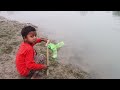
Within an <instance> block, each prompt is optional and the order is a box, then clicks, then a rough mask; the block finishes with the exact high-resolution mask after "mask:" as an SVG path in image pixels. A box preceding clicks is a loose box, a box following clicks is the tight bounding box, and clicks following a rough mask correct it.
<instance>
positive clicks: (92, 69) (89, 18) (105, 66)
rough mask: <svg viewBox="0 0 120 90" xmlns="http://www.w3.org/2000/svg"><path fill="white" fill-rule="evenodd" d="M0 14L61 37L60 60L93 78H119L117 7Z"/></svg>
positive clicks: (119, 23) (119, 26) (58, 37)
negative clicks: (100, 9)
mask: <svg viewBox="0 0 120 90" xmlns="http://www.w3.org/2000/svg"><path fill="white" fill-rule="evenodd" d="M0 16H4V17H6V18H8V19H11V20H17V21H20V22H26V23H32V24H35V25H36V26H38V27H39V31H40V32H39V33H43V34H44V35H47V36H48V37H49V38H50V39H54V40H56V41H57V42H60V41H64V43H65V46H64V47H62V48H61V49H60V50H59V52H58V58H59V60H60V61H61V62H62V63H71V64H74V65H78V66H79V67H81V68H83V69H84V70H86V71H87V72H89V73H91V74H93V75H94V76H95V77H97V78H106V79H107V78H120V12H119V11H1V12H0ZM95 77H93V78H95Z"/></svg>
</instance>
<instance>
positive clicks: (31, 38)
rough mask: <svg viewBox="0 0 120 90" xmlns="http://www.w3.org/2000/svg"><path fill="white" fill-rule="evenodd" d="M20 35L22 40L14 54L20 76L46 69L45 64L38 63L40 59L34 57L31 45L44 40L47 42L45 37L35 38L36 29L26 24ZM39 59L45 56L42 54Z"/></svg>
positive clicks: (34, 53) (34, 52)
mask: <svg viewBox="0 0 120 90" xmlns="http://www.w3.org/2000/svg"><path fill="white" fill-rule="evenodd" d="M21 35H22V37H23V40H24V41H23V42H22V43H21V45H20V47H19V50H18V52H17V54H16V68H17V71H18V72H19V74H20V75H21V76H24V77H27V76H29V75H30V72H31V71H36V70H42V69H47V66H46V65H44V64H40V59H39V60H38V61H37V60H36V59H38V58H37V57H36V54H37V53H36V51H35V50H34V48H33V46H34V45H35V44H36V43H40V42H41V41H44V42H46V43H47V39H44V38H37V37H36V36H37V34H36V29H35V28H34V27H32V26H26V27H24V28H23V29H22V31H21ZM41 58H42V59H41V61H42V62H43V61H44V60H45V58H44V57H43V56H42V57H41Z"/></svg>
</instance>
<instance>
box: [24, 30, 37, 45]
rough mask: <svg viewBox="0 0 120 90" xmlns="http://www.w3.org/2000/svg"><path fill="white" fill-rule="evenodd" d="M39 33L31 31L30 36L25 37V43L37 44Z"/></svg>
mask: <svg viewBox="0 0 120 90" xmlns="http://www.w3.org/2000/svg"><path fill="white" fill-rule="evenodd" d="M36 36H37V33H36V31H31V32H29V33H28V35H27V36H26V37H25V41H26V42H28V43H30V44H35V42H36V39H37V37H36Z"/></svg>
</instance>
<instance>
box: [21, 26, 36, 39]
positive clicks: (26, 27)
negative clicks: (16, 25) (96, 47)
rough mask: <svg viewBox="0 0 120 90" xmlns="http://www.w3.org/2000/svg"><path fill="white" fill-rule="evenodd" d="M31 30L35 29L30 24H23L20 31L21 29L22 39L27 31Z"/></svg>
mask: <svg viewBox="0 0 120 90" xmlns="http://www.w3.org/2000/svg"><path fill="white" fill-rule="evenodd" d="M31 31H36V29H35V28H34V27H32V26H25V27H24V28H23V29H22V31H21V35H22V37H23V39H24V38H25V37H26V36H27V35H28V33H29V32H31Z"/></svg>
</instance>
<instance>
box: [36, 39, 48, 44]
mask: <svg viewBox="0 0 120 90" xmlns="http://www.w3.org/2000/svg"><path fill="white" fill-rule="evenodd" d="M41 41H44V42H46V43H47V39H45V38H37V40H36V43H40V42H41ZM36 43H35V44H36Z"/></svg>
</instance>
